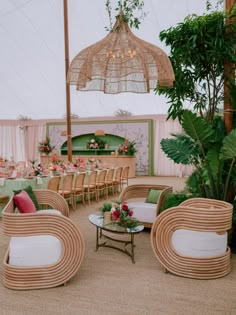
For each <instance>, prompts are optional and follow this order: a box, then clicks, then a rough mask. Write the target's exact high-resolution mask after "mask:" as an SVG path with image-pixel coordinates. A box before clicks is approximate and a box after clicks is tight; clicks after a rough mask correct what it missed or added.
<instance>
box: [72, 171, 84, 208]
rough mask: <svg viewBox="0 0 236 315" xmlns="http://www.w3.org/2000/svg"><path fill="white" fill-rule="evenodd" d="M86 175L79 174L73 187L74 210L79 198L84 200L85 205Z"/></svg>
mask: <svg viewBox="0 0 236 315" xmlns="http://www.w3.org/2000/svg"><path fill="white" fill-rule="evenodd" d="M85 176H86V173H79V174H77V175H76V177H75V180H74V186H73V208H74V209H76V199H77V197H81V198H82V202H83V205H84V206H85V202H84V180H85Z"/></svg>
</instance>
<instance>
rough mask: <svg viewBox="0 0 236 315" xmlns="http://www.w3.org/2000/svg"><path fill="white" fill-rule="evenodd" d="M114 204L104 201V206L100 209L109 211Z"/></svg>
mask: <svg viewBox="0 0 236 315" xmlns="http://www.w3.org/2000/svg"><path fill="white" fill-rule="evenodd" d="M111 208H112V204H111V203H108V202H104V204H103V206H102V207H100V208H99V211H101V212H109V211H111Z"/></svg>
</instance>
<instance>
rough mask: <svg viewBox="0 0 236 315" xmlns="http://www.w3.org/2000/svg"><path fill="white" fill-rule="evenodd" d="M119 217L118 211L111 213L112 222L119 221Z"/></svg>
mask: <svg viewBox="0 0 236 315" xmlns="http://www.w3.org/2000/svg"><path fill="white" fill-rule="evenodd" d="M119 216H120V211H119V210H115V211H114V212H113V213H112V219H113V220H118V219H119Z"/></svg>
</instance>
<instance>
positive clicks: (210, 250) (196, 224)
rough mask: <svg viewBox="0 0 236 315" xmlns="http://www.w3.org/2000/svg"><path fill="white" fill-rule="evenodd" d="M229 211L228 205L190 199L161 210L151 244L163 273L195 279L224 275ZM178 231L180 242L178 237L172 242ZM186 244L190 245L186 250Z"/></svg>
mask: <svg viewBox="0 0 236 315" xmlns="http://www.w3.org/2000/svg"><path fill="white" fill-rule="evenodd" d="M232 209H233V206H232V205H231V204H230V203H228V202H224V201H220V200H214V199H207V198H192V199H189V200H186V201H184V202H182V203H181V204H180V205H179V206H177V207H172V208H169V209H167V210H165V211H163V212H162V213H161V214H160V215H159V216H158V217H157V219H156V221H155V222H154V223H153V226H152V230H151V245H152V250H153V252H154V254H155V256H156V257H157V259H158V260H159V262H160V263H161V264H162V265H163V266H164V268H165V270H166V271H169V272H171V273H173V274H175V275H178V276H182V277H187V278H195V279H215V278H220V277H223V276H225V275H227V274H228V273H229V272H230V269H231V267H230V248H229V247H228V246H227V233H226V231H227V230H229V229H230V228H231V225H232ZM179 231H180V232H181V233H182V239H183V240H184V241H183V242H181V240H182V239H181V238H179V239H176V235H178V234H177V233H178V232H179ZM183 233H185V234H186V235H185V237H183V236H184V234H183ZM187 235H188V236H187ZM198 235H200V238H199V236H198ZM222 240H223V246H222ZM177 241H178V242H177ZM186 241H188V242H189V244H190V246H191V247H189V248H188V247H187V250H186ZM195 243H196V245H195ZM187 244H188V243H187ZM200 245H201V246H202V247H204V248H202V247H201V246H200ZM195 246H196V247H195ZM219 250H220V251H219ZM183 251H184V254H183ZM188 251H189V252H191V253H192V254H188V253H186V252H188ZM193 253H194V255H193Z"/></svg>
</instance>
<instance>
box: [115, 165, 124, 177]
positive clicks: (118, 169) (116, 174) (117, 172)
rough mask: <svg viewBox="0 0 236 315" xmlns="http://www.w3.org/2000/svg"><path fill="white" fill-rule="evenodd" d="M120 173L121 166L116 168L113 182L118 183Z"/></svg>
mask: <svg viewBox="0 0 236 315" xmlns="http://www.w3.org/2000/svg"><path fill="white" fill-rule="evenodd" d="M122 171H123V167H122V166H119V167H117V169H116V172H115V180H116V181H120V180H121V175H122Z"/></svg>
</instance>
